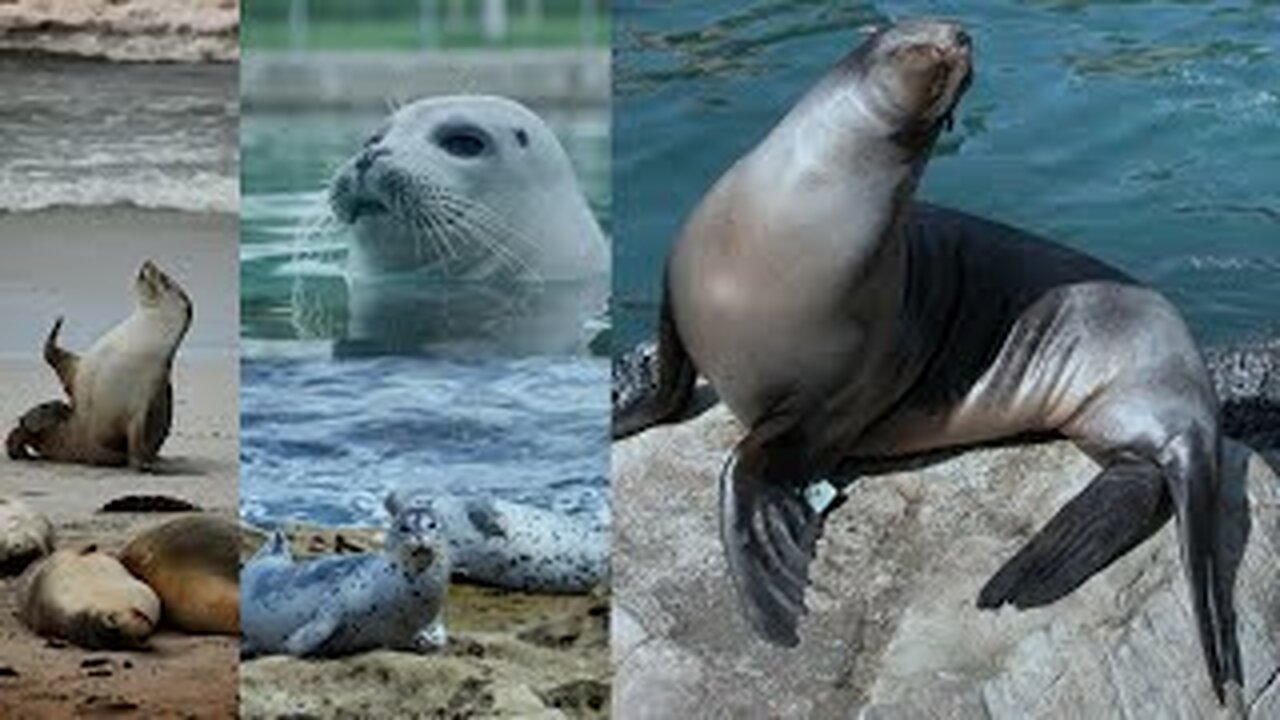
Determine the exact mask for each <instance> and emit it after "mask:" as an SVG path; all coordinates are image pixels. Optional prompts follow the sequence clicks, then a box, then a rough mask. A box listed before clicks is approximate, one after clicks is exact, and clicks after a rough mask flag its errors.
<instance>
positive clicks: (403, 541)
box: [386, 493, 448, 568]
mask: <svg viewBox="0 0 1280 720" xmlns="http://www.w3.org/2000/svg"><path fill="white" fill-rule="evenodd" d="M386 508H387V511H388V512H389V513H391V529H390V531H389V532H388V533H387V540H386V547H387V549H388V550H390V551H391V552H393V553H395V554H396V555H398V556H400V557H401V558H403V559H404V560H405V561H406V562H408V563H409V564H411V565H413V566H415V567H419V568H425V567H427V566H430V565H432V564H439V563H444V562H446V553H445V548H446V547H448V543H447V541H446V539H445V534H444V526H443V523H442V522H441V521H440V518H439V517H437V515H436V511H435V509H434V508H433V507H432V504H431V501H430V500H429V499H427V498H409V499H408V500H407V501H401V499H400V498H399V497H398V496H396V494H395V493H392V494H390V495H388V496H387V500H386Z"/></svg>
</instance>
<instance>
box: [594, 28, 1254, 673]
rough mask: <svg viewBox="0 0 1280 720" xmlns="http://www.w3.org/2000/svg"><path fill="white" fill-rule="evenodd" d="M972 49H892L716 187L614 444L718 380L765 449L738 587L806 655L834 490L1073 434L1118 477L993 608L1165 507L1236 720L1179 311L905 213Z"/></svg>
mask: <svg viewBox="0 0 1280 720" xmlns="http://www.w3.org/2000/svg"><path fill="white" fill-rule="evenodd" d="M970 45H971V41H970V38H969V36H968V35H967V34H966V33H965V32H964V31H963V30H962V29H961V28H960V27H958V26H956V25H953V24H949V23H943V22H932V21H919V22H906V23H902V24H899V25H896V26H894V27H891V28H888V29H885V30H882V31H880V32H877V33H875V34H874V35H872V36H871V37H870V38H868V39H867V40H866V42H864V43H863V44H862V45H861V46H860V47H859V48H857V49H856V50H854V51H853V52H852V53H851V54H849V55H848V56H847V57H846V58H845V59H844V60H842V61H841V62H840V63H839V64H838V65H837V66H836V67H835V68H834V69H833V70H832V71H831V72H830V73H828V75H827V76H826V77H825V78H824V79H823V80H822V81H821V82H820V83H819V84H818V85H817V86H816V87H815V88H814V89H813V90H811V91H810V92H809V93H808V94H807V95H806V96H805V97H804V98H803V99H802V100H801V101H800V102H799V103H798V104H797V105H796V106H795V107H794V108H793V109H792V110H791V111H790V112H789V113H788V114H787V115H786V117H785V118H783V120H782V121H781V122H780V123H779V124H778V125H777V126H776V127H775V128H774V129H773V130H772V131H771V132H770V133H769V134H768V136H767V137H765V139H764V140H763V141H762V142H760V144H759V145H757V146H756V147H755V148H754V149H752V150H751V151H750V152H749V153H748V154H747V155H745V156H744V157H742V158H741V159H739V160H738V161H737V163H735V164H734V165H733V167H732V168H730V169H729V170H728V172H726V173H725V174H724V175H723V176H722V177H721V178H720V179H719V181H717V182H716V184H715V186H714V187H713V188H712V189H711V190H710V191H709V192H708V193H707V194H706V196H705V197H704V198H703V200H702V202H701V204H700V205H699V206H698V207H697V209H696V210H695V211H694V212H693V214H692V216H691V217H690V218H689V220H688V222H687V224H686V225H685V227H684V230H683V232H682V233H681V235H680V236H679V238H678V239H677V241H676V244H675V246H674V248H673V250H672V253H671V256H670V259H669V263H668V266H667V275H666V289H665V300H664V303H663V309H662V315H661V319H660V326H659V346H660V347H659V363H658V364H659V368H658V371H659V373H658V374H659V380H658V387H657V389H656V390H655V392H654V393H652V394H650V395H646V396H644V397H643V399H642V400H641V401H640V402H638V403H636V404H634V405H632V406H631V407H630V408H625V409H623V410H622V411H621V412H620V413H619V417H618V418H617V421H616V423H615V428H614V431H615V436H623V435H626V434H629V433H632V432H636V431H638V430H641V429H643V428H644V427H646V426H648V425H651V424H653V423H656V422H664V421H669V420H671V419H673V418H675V417H677V416H678V414H679V413H680V412H681V410H682V409H683V408H684V406H685V405H686V404H687V403H688V401H689V399H690V396H691V392H692V388H693V385H694V381H695V378H696V375H697V372H698V371H701V373H702V374H704V375H705V376H706V377H707V379H708V380H709V381H710V382H711V384H712V385H713V386H714V388H715V390H716V392H717V393H718V394H719V396H720V398H721V399H722V400H723V401H724V402H725V403H726V404H727V405H728V407H729V409H730V410H731V411H732V412H733V413H734V415H735V416H736V417H737V418H738V419H739V420H740V421H741V422H742V423H743V424H744V425H746V426H747V427H748V428H750V431H749V433H748V434H747V436H746V438H744V439H743V440H742V441H741V442H740V443H739V445H738V446H737V447H736V448H735V450H734V453H733V456H732V458H731V459H730V460H729V462H728V463H727V464H726V467H725V469H724V471H723V473H722V476H721V507H720V522H721V532H722V539H723V543H724V547H725V552H726V555H727V557H728V561H729V568H730V575H731V577H732V578H733V580H734V583H735V586H736V589H737V591H738V596H739V598H740V599H741V601H742V605H743V609H744V612H745V614H746V617H747V619H748V620H749V622H750V625H751V626H752V627H753V628H754V629H755V630H756V631H757V632H758V633H759V634H761V635H762V636H764V637H765V638H767V639H768V640H770V641H772V642H774V643H778V644H783V645H793V644H795V643H797V642H798V636H797V634H796V628H797V624H798V621H799V618H800V616H801V615H802V614H803V613H804V610H805V608H804V588H805V585H806V584H807V582H808V573H809V570H808V568H809V563H810V561H811V559H812V557H813V554H814V548H815V544H816V541H817V538H818V535H819V533H820V531H821V527H822V521H823V517H824V512H825V510H826V509H828V508H829V507H830V505H829V504H826V506H825V507H822V505H824V504H823V503H819V502H811V501H810V498H813V497H816V494H815V493H808V492H807V491H809V490H811V489H813V488H814V487H815V483H819V482H820V481H822V480H825V479H828V478H831V477H833V476H834V475H835V474H836V473H843V472H844V471H846V470H848V469H849V466H850V465H852V466H853V467H856V465H857V462H858V461H859V460H865V459H867V458H871V457H884V456H893V455H903V454H908V453H915V452H920V451H926V450H930V449H935V448H942V447H949V446H960V445H966V444H972V443H978V442H983V441H990V440H995V439H1000V438H1011V437H1015V436H1019V435H1022V434H1025V433H1057V434H1061V435H1064V436H1066V437H1067V438H1070V439H1071V440H1073V441H1075V442H1076V443H1077V444H1078V445H1079V446H1080V447H1081V448H1082V449H1084V450H1085V451H1086V452H1088V453H1089V454H1090V455H1091V456H1092V457H1093V458H1095V459H1096V460H1097V461H1098V462H1099V463H1100V464H1101V465H1102V466H1103V469H1102V471H1101V472H1100V473H1099V474H1098V475H1097V476H1096V477H1095V478H1094V479H1093V481H1092V482H1091V483H1090V484H1089V485H1088V486H1087V488H1086V489H1085V490H1084V491H1083V492H1081V493H1080V494H1079V495H1078V496H1077V497H1075V498H1074V499H1073V500H1071V501H1070V502H1068V503H1067V504H1066V505H1065V506H1064V507H1063V508H1062V509H1061V510H1060V511H1059V512H1058V513H1057V515H1055V517H1054V518H1053V519H1052V520H1051V521H1050V522H1049V523H1048V524H1047V525H1046V526H1045V527H1044V528H1043V529H1041V531H1040V532H1039V533H1038V534H1037V535H1036V536H1035V537H1034V538H1032V540H1031V541H1030V542H1029V543H1028V544H1027V545H1026V546H1024V547H1023V548H1022V549H1021V550H1020V551H1019V552H1018V553H1017V555H1015V556H1014V557H1013V558H1012V559H1011V560H1009V561H1008V562H1007V563H1006V564H1005V565H1004V566H1003V567H1002V568H1001V569H1000V571H999V572H998V573H996V575H995V576H994V577H993V578H992V579H991V580H990V581H989V582H988V583H987V585H986V587H985V588H983V590H982V592H981V595H980V597H979V599H978V603H979V605H980V606H982V607H998V606H1000V605H1002V604H1004V603H1012V604H1014V605H1016V606H1017V607H1020V608H1025V607H1032V606H1039V605H1044V604H1047V603H1050V602H1053V601H1054V600H1056V599H1058V598H1060V597H1062V596H1064V595H1066V594H1067V593H1069V592H1070V591H1072V590H1073V589H1074V588H1076V587H1077V586H1079V585H1080V584H1081V583H1083V582H1084V581H1085V580H1087V579H1088V578H1089V577H1090V576H1092V575H1093V574H1094V573H1096V572H1098V571H1099V570H1100V569H1102V568H1103V567H1105V566H1106V565H1108V564H1109V563H1110V562H1111V561H1113V560H1114V559H1116V558H1117V557H1119V556H1120V555H1122V554H1124V553H1125V552H1127V551H1128V550H1129V549H1131V548H1132V547H1134V546H1135V545H1136V544H1138V543H1139V542H1141V541H1143V540H1144V539H1146V538H1147V537H1148V536H1150V535H1151V534H1152V533H1154V532H1155V531H1156V530H1157V529H1159V528H1160V527H1161V526H1162V525H1163V524H1164V523H1165V522H1166V521H1167V519H1168V518H1169V516H1170V514H1171V511H1172V512H1173V513H1174V514H1176V516H1177V519H1178V530H1179V534H1180V542H1181V545H1182V555H1183V563H1184V567H1185V570H1186V575H1187V579H1188V581H1189V583H1190V589H1191V598H1192V607H1193V608H1194V613H1195V618H1196V622H1197V624H1198V628H1199V639H1200V644H1201V647H1202V649H1203V651H1204V655H1205V659H1206V662H1207V665H1208V670H1209V675H1210V678H1211V680H1212V683H1213V686H1214V688H1215V691H1216V692H1217V693H1218V697H1219V699H1222V697H1223V689H1224V685H1225V684H1226V683H1227V682H1228V681H1230V682H1233V683H1235V684H1236V685H1238V684H1239V683H1240V679H1241V669H1240V660H1239V648H1238V646H1237V641H1236V636H1235V614H1234V608H1233V605H1232V592H1231V587H1230V578H1229V575H1230V573H1229V572H1227V571H1226V570H1224V569H1220V568H1219V566H1218V561H1217V559H1216V557H1215V528H1214V520H1213V518H1214V516H1215V513H1214V508H1215V506H1216V502H1217V494H1218V485H1219V465H1220V460H1219V458H1220V454H1221V450H1220V443H1221V441H1220V431H1219V426H1218V406H1217V400H1216V398H1215V396H1214V392H1213V388H1212V386H1211V384H1210V381H1209V378H1208V375H1207V373H1206V370H1205V366H1204V362H1203V360H1202V359H1201V356H1200V353H1199V351H1198V350H1197V348H1196V346H1195V344H1194V342H1193V341H1192V338H1191V335H1190V333H1189V332H1188V330H1187V328H1186V326H1185V325H1184V323H1183V321H1182V319H1181V318H1180V317H1179V315H1178V313H1177V311H1176V310H1175V309H1174V307H1173V306H1172V305H1171V304H1170V303H1169V302H1168V301H1167V300H1165V299H1164V298H1163V297H1161V296H1160V295H1158V294H1157V293H1155V292H1153V291H1151V290H1149V289H1146V288H1144V287H1142V286H1140V285H1139V284H1138V283H1136V282H1135V281H1133V280H1132V279H1130V278H1128V277H1127V276H1125V275H1124V274H1122V273H1120V272H1118V271H1116V270H1114V269H1112V268H1110V267H1108V266H1106V265H1104V264H1103V263H1101V262H1098V261H1096V260H1094V259H1092V258H1089V257H1087V256H1084V255H1082V254H1080V253H1077V252H1074V251H1072V250H1069V249H1067V248H1064V247H1061V246H1058V245H1055V244H1053V243H1050V242H1048V241H1044V240H1041V239H1039V238H1035V237H1033V236H1030V235H1028V234H1026V233H1023V232H1020V231H1017V230H1015V229H1013V228H1009V227H1007V226H1004V225H999V224H997V223H993V222H988V221H984V220H980V219H978V218H974V217H971V216H968V215H965V214H963V213H959V212H956V211H952V210H946V209H943V208H937V207H930V206H926V205H913V204H912V202H911V197H912V194H913V192H914V190H915V188H916V185H917V182H918V181H919V178H920V176H921V174H922V172H923V171H924V168H925V164H926V162H927V161H928V158H929V153H930V150H931V148H932V147H933V144H934V141H935V139H936V138H937V136H938V134H939V133H940V131H941V130H942V128H943V127H944V126H945V125H946V124H948V123H949V121H950V118H951V115H952V113H953V111H954V108H955V106H956V104H957V102H958V101H959V99H960V96H961V95H962V94H963V92H964V90H965V88H966V87H967V85H968V82H969V78H970V75H971V55H970ZM828 489H829V488H828Z"/></svg>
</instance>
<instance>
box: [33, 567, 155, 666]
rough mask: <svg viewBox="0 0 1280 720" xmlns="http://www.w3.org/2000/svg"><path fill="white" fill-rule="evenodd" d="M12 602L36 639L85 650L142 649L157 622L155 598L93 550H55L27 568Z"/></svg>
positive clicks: (132, 578)
mask: <svg viewBox="0 0 1280 720" xmlns="http://www.w3.org/2000/svg"><path fill="white" fill-rule="evenodd" d="M18 599H19V607H20V610H19V614H20V616H21V617H22V621H23V622H24V623H26V625H27V627H29V628H31V629H32V630H33V631H35V632H36V633H37V634H39V635H44V636H46V637H56V638H62V639H64V640H69V641H71V642H73V643H75V644H77V645H80V646H81V647H86V648H89V649H91V650H97V649H137V648H143V647H146V645H147V641H148V639H149V638H150V637H151V633H152V631H153V630H155V626H156V622H157V621H159V619H160V598H158V597H156V594H155V593H154V592H152V590H151V588H149V587H147V585H146V584H145V583H143V582H142V581H140V580H138V579H137V578H135V577H134V576H132V575H130V574H129V571H128V570H126V569H125V568H124V565H121V564H120V561H119V560H117V559H116V558H115V557H113V556H111V555H108V554H107V553H104V552H102V551H101V550H99V549H98V547H97V546H96V545H88V546H85V547H84V548H81V549H79V550H58V551H57V552H55V553H53V554H52V555H50V556H49V557H48V558H45V559H44V560H43V561H41V562H40V563H38V564H36V565H33V566H32V567H30V568H28V569H27V572H26V573H25V574H23V576H22V578H21V580H20V582H19V590H18Z"/></svg>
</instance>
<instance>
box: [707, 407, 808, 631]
mask: <svg viewBox="0 0 1280 720" xmlns="http://www.w3.org/2000/svg"><path fill="white" fill-rule="evenodd" d="M761 434H762V433H761V430H760V429H756V430H753V431H752V433H751V434H749V435H748V436H747V437H746V438H745V439H744V440H743V441H742V443H741V444H739V445H738V448H737V450H735V451H734V455H733V457H732V458H730V460H729V462H728V463H726V464H725V468H724V470H723V471H722V472H721V475H720V535H721V539H722V541H723V544H724V547H725V554H726V555H727V557H728V561H729V576H730V577H731V578H732V580H733V584H734V588H735V590H736V591H737V595H738V599H739V600H740V601H741V604H742V608H743V613H744V614H745V616H746V618H747V620H748V622H749V623H750V624H751V627H752V629H753V630H755V631H756V633H757V634H759V635H760V636H761V637H762V638H764V639H765V640H768V641H769V642H771V643H773V644H775V645H783V646H787V647H793V646H795V645H796V644H798V643H799V641H800V639H799V635H797V633H796V628H797V626H798V625H799V622H800V617H801V616H803V615H804V614H805V606H804V588H805V586H806V585H807V584H808V582H809V562H810V561H811V560H812V559H813V555H814V548H815V547H816V545H817V542H818V536H819V535H820V534H821V533H822V522H823V516H822V515H820V514H819V513H817V512H815V511H814V509H813V508H812V507H811V506H810V505H809V503H808V502H807V500H806V498H805V495H804V487H803V485H801V484H799V483H800V482H803V480H804V479H805V478H806V477H807V476H806V475H804V474H803V468H802V466H801V464H800V463H799V462H798V459H799V457H800V453H799V452H798V451H797V445H798V444H797V443H793V442H789V439H788V438H787V437H786V436H785V435H784V436H782V437H775V438H773V439H772V440H764V441H762V440H761V439H760V436H761Z"/></svg>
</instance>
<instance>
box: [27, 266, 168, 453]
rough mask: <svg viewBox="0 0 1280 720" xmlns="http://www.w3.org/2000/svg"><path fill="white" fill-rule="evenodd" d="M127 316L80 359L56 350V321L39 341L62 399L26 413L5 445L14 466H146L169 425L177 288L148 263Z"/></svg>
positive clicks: (137, 281)
mask: <svg viewBox="0 0 1280 720" xmlns="http://www.w3.org/2000/svg"><path fill="white" fill-rule="evenodd" d="M133 291H134V301H135V306H134V310H133V314H131V315H130V316H129V317H128V318H126V319H125V320H124V321H123V322H121V323H120V324H119V325H116V326H115V327H114V328H112V329H111V330H110V331H109V332H108V333H107V334H106V335H103V336H102V337H101V338H99V339H98V341H97V342H95V343H94V344H93V347H91V348H90V349H89V352H87V353H85V355H84V356H83V357H80V356H77V355H76V354H75V353H73V352H71V351H69V350H64V349H63V348H61V347H59V346H58V333H59V331H60V330H61V329H62V318H58V320H57V321H56V322H55V323H54V324H53V329H52V330H50V331H49V336H48V338H47V339H46V340H45V346H44V357H45V361H46V362H48V363H49V365H50V366H51V367H52V368H53V369H54V372H56V373H57V375H58V380H59V381H60V382H61V383H62V387H63V389H64V390H65V391H66V393H67V397H68V399H69V400H70V402H69V403H66V402H62V401H60V400H55V401H50V402H46V403H42V404H40V405H37V406H36V407H34V408H32V409H31V410H29V411H27V413H26V414H25V415H23V416H22V418H21V419H20V420H19V421H18V426H17V427H16V428H15V429H14V430H13V431H12V432H11V433H10V434H9V437H8V438H7V441H6V443H5V445H6V448H7V450H8V453H9V457H10V458H13V459H15V460H30V459H37V458H38V459H43V460H56V461H60V462H78V463H86V464H91V465H125V464H128V465H129V466H131V467H134V468H138V469H147V468H149V467H151V466H152V465H153V464H154V463H155V461H156V458H157V456H158V454H159V452H160V446H161V445H162V444H163V443H164V441H165V439H166V438H167V437H168V436H169V427H170V424H171V423H172V420H173V387H172V385H171V384H170V380H169V378H170V373H171V372H172V369H173V358H174V355H175V353H177V350H178V344H179V343H181V342H182V338H183V337H184V336H185V335H186V333H187V329H188V328H189V327H190V326H191V318H192V305H191V300H190V298H188V297H187V294H186V293H185V292H183V290H182V288H181V287H179V285H178V284H177V283H176V282H174V281H173V280H172V279H171V278H170V277H169V276H168V275H166V274H164V273H163V272H161V271H160V269H159V268H157V267H156V266H155V264H154V263H152V262H151V261H150V260H148V261H146V262H144V263H143V264H142V267H141V268H140V269H139V270H138V274H137V276H136V277H135V278H134V283H133Z"/></svg>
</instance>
